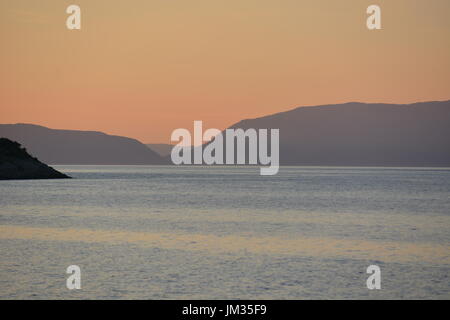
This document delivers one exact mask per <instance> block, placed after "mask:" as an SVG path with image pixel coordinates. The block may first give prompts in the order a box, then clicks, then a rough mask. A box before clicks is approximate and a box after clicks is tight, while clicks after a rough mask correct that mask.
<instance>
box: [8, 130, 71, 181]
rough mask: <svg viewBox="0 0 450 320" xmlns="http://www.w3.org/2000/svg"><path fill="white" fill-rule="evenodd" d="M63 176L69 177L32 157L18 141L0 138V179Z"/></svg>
mask: <svg viewBox="0 0 450 320" xmlns="http://www.w3.org/2000/svg"><path fill="white" fill-rule="evenodd" d="M64 178H70V177H69V176H67V175H65V174H63V173H61V172H59V171H56V170H55V169H53V168H51V167H49V166H47V165H46V164H44V163H42V162H40V161H39V160H38V159H36V158H33V157H32V156H30V155H29V154H28V153H27V151H26V150H25V149H24V148H22V147H21V145H20V144H19V143H17V142H15V141H11V140H9V139H6V138H0V180H11V179H64Z"/></svg>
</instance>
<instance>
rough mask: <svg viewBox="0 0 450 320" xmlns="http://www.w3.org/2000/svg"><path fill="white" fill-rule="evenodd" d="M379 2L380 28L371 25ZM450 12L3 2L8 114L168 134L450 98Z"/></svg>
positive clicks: (290, 1) (0, 83)
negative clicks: (74, 9) (331, 109)
mask: <svg viewBox="0 0 450 320" xmlns="http://www.w3.org/2000/svg"><path fill="white" fill-rule="evenodd" d="M71 4H76V5H78V6H80V8H81V30H68V29H67V27H66V19H67V17H68V16H69V15H68V14H67V13H66V8H67V7H68V6H69V5H71ZM372 4H377V5H379V6H380V7H381V21H382V22H381V23H382V29H381V30H372V31H371V30H368V29H367V27H366V19H367V17H368V15H367V13H366V9H367V7H368V6H369V5H372ZM449 13H450V1H448V0H427V1H425V0H395V1H392V0H340V1H336V0H305V1H301V0H279V1H275V0H226V1H225V0H170V1H167V0H133V1H128V0H117V1H111V0H96V1H92V0H70V1H63V0H60V1H54V0H40V1H24V0H0V43H1V47H0V48H1V50H0V123H34V124H39V125H44V126H47V127H50V128H55V129H75V130H95V131H103V132H105V133H109V134H115V135H122V136H128V137H132V138H136V139H138V140H140V141H141V142H143V143H169V142H170V135H171V133H172V131H173V130H175V129H177V128H187V129H190V130H192V127H193V121H194V120H202V121H203V124H204V128H217V129H224V128H226V127H228V126H230V125H232V124H234V123H236V122H238V121H240V120H242V119H247V118H255V117H260V116H265V115H269V114H273V113H277V112H281V111H286V110H289V109H293V108H295V107H298V106H310V105H321V104H333V103H343V102H349V101H360V102H385V103H411V102H417V101H429V100H448V99H450V19H448V14H449Z"/></svg>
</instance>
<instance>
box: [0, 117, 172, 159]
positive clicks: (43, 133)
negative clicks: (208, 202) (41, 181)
mask: <svg viewBox="0 0 450 320" xmlns="http://www.w3.org/2000/svg"><path fill="white" fill-rule="evenodd" d="M0 137H6V138H9V139H12V140H15V141H18V142H19V143H21V144H22V145H23V146H25V147H26V148H27V150H29V151H30V152H31V154H33V155H34V156H36V157H38V158H39V159H41V160H42V161H44V162H46V163H51V164H104V165H149V164H164V163H165V161H164V160H163V159H162V158H161V157H160V156H159V155H158V154H157V153H156V152H154V151H152V150H150V149H149V148H148V147H147V146H145V145H144V144H142V143H140V142H139V141H137V140H135V139H131V138H126V137H120V136H112V135H108V134H105V133H102V132H97V131H76V130H56V129H49V128H46V127H42V126H37V125H32V124H0Z"/></svg>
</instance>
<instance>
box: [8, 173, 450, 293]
mask: <svg viewBox="0 0 450 320" xmlns="http://www.w3.org/2000/svg"><path fill="white" fill-rule="evenodd" d="M54 167H55V168H56V169H58V170H60V171H62V172H64V173H67V174H69V175H70V176H72V177H74V179H69V180H33V181H0V298H1V299H410V298H412V299H450V169H439V168H351V167H350V168H342V167H282V168H280V171H279V173H278V175H275V176H260V175H259V168H258V167H169V166H54ZM70 265H77V266H79V267H80V269H81V289H80V290H69V289H67V288H66V279H67V278H68V277H69V275H68V274H66V269H67V267H68V266H70ZM370 265H377V266H379V267H380V270H381V289H380V290H376V289H375V290H369V289H368V288H367V285H366V280H367V278H368V277H369V276H370V274H367V272H366V271H367V267H368V266H370Z"/></svg>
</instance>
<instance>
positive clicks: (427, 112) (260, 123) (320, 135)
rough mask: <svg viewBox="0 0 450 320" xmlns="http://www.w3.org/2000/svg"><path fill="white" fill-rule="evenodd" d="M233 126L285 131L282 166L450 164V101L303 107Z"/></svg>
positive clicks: (281, 133) (282, 137) (282, 136)
mask: <svg viewBox="0 0 450 320" xmlns="http://www.w3.org/2000/svg"><path fill="white" fill-rule="evenodd" d="M232 128H242V129H247V128H279V129H280V163H281V164H282V165H314V166H322V165H323V166H334V165H336V166H438V167H441V166H445V167H449V166H450V101H442V102H423V103H415V104H410V105H395V104H366V103H357V102H352V103H345V104H338V105H325V106H316V107H299V108H296V109H293V110H290V111H287V112H282V113H277V114H274V115H270V116H265V117H261V118H256V119H249V120H243V121H240V122H239V123H236V124H235V125H233V126H232Z"/></svg>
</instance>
